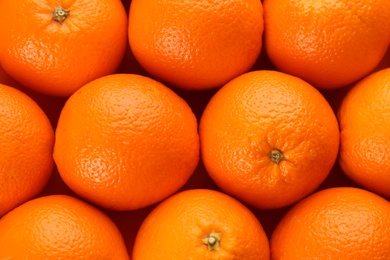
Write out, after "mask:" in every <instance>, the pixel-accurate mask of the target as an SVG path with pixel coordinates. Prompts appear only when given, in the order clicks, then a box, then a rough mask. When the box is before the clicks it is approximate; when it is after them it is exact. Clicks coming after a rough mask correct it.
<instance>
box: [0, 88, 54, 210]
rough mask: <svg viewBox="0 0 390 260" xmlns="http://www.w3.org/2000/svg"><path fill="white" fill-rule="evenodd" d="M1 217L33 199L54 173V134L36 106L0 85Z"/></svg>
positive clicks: (47, 120)
mask: <svg viewBox="0 0 390 260" xmlns="http://www.w3.org/2000/svg"><path fill="white" fill-rule="evenodd" d="M0 100H1V102H0V151H1V156H0V217H1V216H2V215H4V214H5V213H6V212H8V211H9V210H11V209H13V208H15V207H16V206H18V205H20V204H21V203H23V202H25V201H27V200H29V199H31V198H33V197H35V196H36V195H38V193H39V192H40V191H41V190H42V189H43V188H44V187H45V186H46V184H47V182H48V181H49V178H50V175H51V173H52V170H53V166H54V163H53V158H52V152H53V145H54V131H53V128H52V126H51V124H50V121H49V119H48V118H47V116H46V114H45V113H44V112H43V110H42V109H41V108H40V107H39V106H38V104H37V103H36V102H35V101H34V100H32V99H31V98H30V97H29V96H27V95H26V94H24V93H23V92H21V91H19V90H17V89H15V88H12V87H9V86H6V85H3V84H0Z"/></svg>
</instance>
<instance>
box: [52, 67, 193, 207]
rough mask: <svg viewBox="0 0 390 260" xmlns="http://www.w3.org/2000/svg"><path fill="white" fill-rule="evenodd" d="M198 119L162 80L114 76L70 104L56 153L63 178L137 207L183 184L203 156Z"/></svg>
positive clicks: (82, 191)
mask: <svg viewBox="0 0 390 260" xmlns="http://www.w3.org/2000/svg"><path fill="white" fill-rule="evenodd" d="M197 125H198V124H197V120H196V118H195V115H194V114H193V112H192V111H191V108H190V107H189V105H188V104H187V103H186V102H185V101H184V100H183V99H182V98H181V97H179V96H178V95H177V94H176V93H175V92H173V91H172V90H170V89H169V88H167V87H165V86H164V85H162V84H161V83H159V82H157V81H155V80H153V79H150V78H147V77H143V76H139V75H135V74H133V75H132V74H114V75H110V76H106V77H103V78H100V79H97V80H95V81H92V82H91V83H89V84H87V85H85V86H84V87H82V88H81V89H80V90H79V91H77V92H76V93H75V94H73V95H72V96H71V97H70V98H69V99H68V101H67V103H66V104H65V106H64V108H63V110H62V112H61V115H60V118H59V121H58V126H57V129H56V142H55V148H54V159H55V162H56V164H57V166H58V171H59V173H60V175H61V177H62V178H63V180H64V182H65V183H66V184H67V185H68V186H69V187H70V188H71V189H72V190H73V191H75V192H76V193H78V194H79V195H81V196H82V197H84V198H86V199H88V200H90V201H92V202H94V203H96V204H98V205H100V206H103V207H106V208H109V209H116V210H130V209H138V208H142V207H145V206H148V205H151V204H153V203H156V202H158V201H160V200H162V199H164V198H165V197H167V196H169V195H171V194H172V193H174V192H176V191H177V190H178V189H179V188H181V187H182V186H183V185H184V184H185V183H186V181H187V180H188V179H189V177H190V176H191V175H192V173H193V171H194V170H195V168H196V166H197V164H198V161H199V137H198V132H197Z"/></svg>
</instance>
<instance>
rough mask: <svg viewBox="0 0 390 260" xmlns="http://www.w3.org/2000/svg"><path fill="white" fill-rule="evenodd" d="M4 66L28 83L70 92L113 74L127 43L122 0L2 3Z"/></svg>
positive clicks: (0, 21) (53, 92)
mask: <svg viewBox="0 0 390 260" xmlns="http://www.w3.org/2000/svg"><path fill="white" fill-rule="evenodd" d="M0 17H1V19H0V35H1V41H0V64H1V66H3V68H4V70H5V71H6V72H7V73H8V74H9V75H10V76H12V77H13V78H14V79H16V80H17V81H19V82H20V83H21V84H23V85H24V86H26V87H29V88H31V89H34V90H36V91H38V92H42V93H45V94H49V95H56V96H69V95H70V94H72V93H73V92H74V91H75V90H76V89H78V88H80V87H81V86H82V85H84V84H86V83H87V82H89V81H91V80H93V79H96V78H98V77H101V76H104V75H108V74H111V73H113V72H114V71H115V70H116V69H117V67H118V66H119V64H120V62H121V60H122V58H123V55H124V53H125V49H126V46H127V44H128V43H127V16H126V11H125V9H124V7H123V5H122V2H121V1H120V0H105V1H100V0H93V1H90V0H88V1H87V0H78V1H68V0H60V1H57V0H56V1H53V0H50V1H44V0H31V1H24V0H4V1H1V2H0Z"/></svg>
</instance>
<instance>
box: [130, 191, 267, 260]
mask: <svg viewBox="0 0 390 260" xmlns="http://www.w3.org/2000/svg"><path fill="white" fill-rule="evenodd" d="M132 258H133V259H134V260H143V259H269V258H270V253H269V241H268V238H267V236H266V234H265V232H264V230H263V227H262V225H261V223H260V222H259V221H258V219H257V218H256V217H255V215H253V213H252V212H251V211H250V210H249V209H248V208H246V207H245V206H244V205H243V204H241V203H240V202H238V201H237V200H235V199H234V198H232V197H230V196H228V195H226V194H224V193H221V192H218V191H214V190H206V189H194V190H186V191H183V192H180V193H176V194H175V195H173V196H171V197H170V198H168V199H166V200H165V201H163V202H161V203H160V204H159V205H158V206H157V207H156V208H154V209H153V210H152V212H151V213H149V215H148V216H147V217H146V218H145V220H144V221H143V223H142V225H141V227H140V229H139V230H138V233H137V236H136V239H135V243H134V248H133V255H132Z"/></svg>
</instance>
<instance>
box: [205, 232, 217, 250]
mask: <svg viewBox="0 0 390 260" xmlns="http://www.w3.org/2000/svg"><path fill="white" fill-rule="evenodd" d="M220 241H221V233H218V232H215V231H211V233H210V235H208V236H207V237H204V238H202V242H203V244H205V245H207V249H208V250H210V251H211V250H217V249H218V248H219V244H220Z"/></svg>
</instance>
